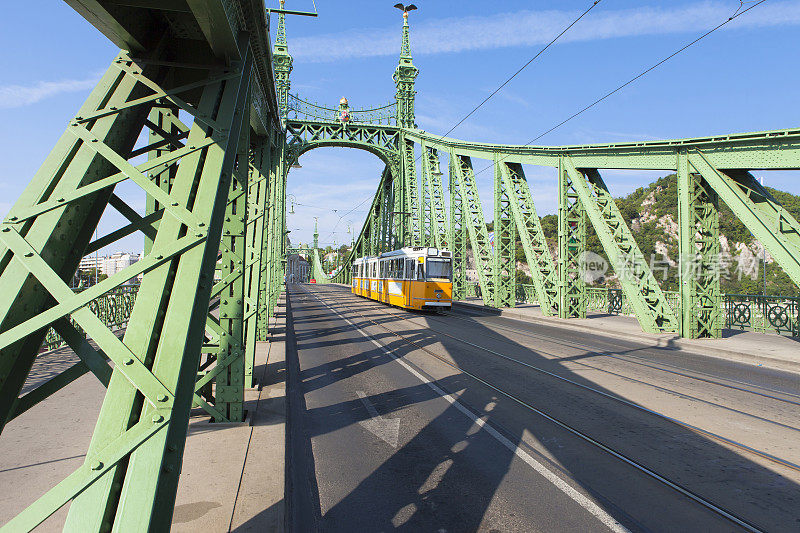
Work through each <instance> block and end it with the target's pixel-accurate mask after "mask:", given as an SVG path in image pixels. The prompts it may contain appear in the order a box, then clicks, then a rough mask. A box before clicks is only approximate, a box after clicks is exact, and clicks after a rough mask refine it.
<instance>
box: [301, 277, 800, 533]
mask: <svg viewBox="0 0 800 533" xmlns="http://www.w3.org/2000/svg"><path fill="white" fill-rule="evenodd" d="M288 301H289V309H288V311H289V318H290V319H289V323H288V330H289V332H288V336H287V342H288V344H287V365H288V388H289V393H288V400H289V446H288V451H287V454H288V459H289V461H288V477H287V479H288V480H289V484H290V487H289V490H288V504H289V511H288V513H289V515H288V516H289V523H290V525H291V528H292V529H293V530H294V531H303V532H305V531H316V530H320V531H348V532H350V531H387V530H394V529H400V530H406V531H434V532H458V531H608V530H613V531H625V530H626V529H627V530H631V531H738V530H747V528H748V527H750V528H752V529H751V530H763V531H797V530H798V529H800V505H798V502H800V471H799V470H798V469H799V468H800V467H797V466H796V465H797V464H799V463H800V449H798V447H797V445H796V444H797V442H798V441H799V439H798V436H800V385H799V384H798V377H797V376H796V375H794V374H785V373H780V372H774V371H769V370H762V369H753V368H752V367H744V366H741V365H738V366H737V365H731V364H728V363H725V362H723V361H720V360H715V359H712V358H705V357H702V355H695V354H686V353H685V352H680V353H678V352H674V351H670V350H661V349H653V348H643V347H641V346H637V345H636V343H634V342H631V343H628V342H625V341H619V340H615V339H609V338H603V337H599V336H596V335H591V334H587V333H578V332H574V333H572V332H570V333H569V334H566V330H564V329H561V328H547V327H543V326H539V325H533V324H530V323H524V322H519V321H514V320H509V319H504V318H501V317H487V316H468V315H466V314H460V313H456V312H454V313H451V314H449V315H445V316H439V315H432V314H424V313H414V312H407V311H403V310H400V309H396V308H392V307H387V306H384V305H381V304H377V303H375V302H371V301H369V300H366V299H363V298H360V297H356V296H353V295H351V294H350V293H349V291H348V290H347V288H346V287H339V286H315V285H289V286H288ZM670 484H671V485H670ZM726 513H727V514H728V515H729V516H728V517H726V516H725V514H726ZM737 520H738V521H740V522H739V523H737V522H736V521H737Z"/></svg>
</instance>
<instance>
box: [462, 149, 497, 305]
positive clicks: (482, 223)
mask: <svg viewBox="0 0 800 533" xmlns="http://www.w3.org/2000/svg"><path fill="white" fill-rule="evenodd" d="M451 158H452V160H453V168H454V170H455V174H456V179H457V182H458V187H459V190H460V191H461V201H462V205H463V217H464V225H465V226H466V229H467V235H468V236H469V243H470V246H471V248H472V255H473V258H474V260H475V270H476V271H477V273H478V283H479V284H480V288H481V297H482V298H483V303H484V305H489V306H491V305H494V300H495V286H494V278H493V276H492V250H491V247H490V245H489V235H488V232H487V231H486V219H485V217H484V214H483V205H482V204H481V200H480V197H479V196H478V185H477V183H476V181H475V172H474V171H473V169H472V161H471V159H470V158H469V157H466V156H462V155H459V154H457V153H455V152H451Z"/></svg>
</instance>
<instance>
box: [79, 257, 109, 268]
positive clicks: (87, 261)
mask: <svg viewBox="0 0 800 533" xmlns="http://www.w3.org/2000/svg"><path fill="white" fill-rule="evenodd" d="M104 260H105V257H95V256H93V255H87V256H86V257H84V258H83V259H81V264H80V265H79V266H78V270H94V269H95V268H96V269H97V270H98V271H99V272H102V271H103V262H104Z"/></svg>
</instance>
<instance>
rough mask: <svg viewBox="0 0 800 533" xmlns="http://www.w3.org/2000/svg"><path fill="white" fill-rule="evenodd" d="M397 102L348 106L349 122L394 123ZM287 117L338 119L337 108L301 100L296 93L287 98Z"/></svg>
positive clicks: (395, 120) (296, 118)
mask: <svg viewBox="0 0 800 533" xmlns="http://www.w3.org/2000/svg"><path fill="white" fill-rule="evenodd" d="M396 110H397V103H396V102H391V103H389V104H386V105H385V106H383V107H375V108H369V109H368V108H359V109H353V108H348V110H347V111H348V113H349V114H350V120H349V122H350V123H354V124H389V125H392V124H396V123H397V116H396V114H397V111H396ZM288 111H289V114H290V115H289V118H291V119H293V120H324V121H331V120H332V121H334V122H338V121H339V112H340V110H339V109H338V108H334V107H326V106H322V105H319V104H312V103H311V102H308V101H306V100H303V99H302V98H300V97H299V96H297V95H294V94H289V99H288Z"/></svg>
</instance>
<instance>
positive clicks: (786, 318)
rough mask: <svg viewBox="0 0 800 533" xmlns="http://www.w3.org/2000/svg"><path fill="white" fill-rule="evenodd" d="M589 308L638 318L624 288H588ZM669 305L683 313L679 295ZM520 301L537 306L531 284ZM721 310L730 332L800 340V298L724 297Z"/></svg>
mask: <svg viewBox="0 0 800 533" xmlns="http://www.w3.org/2000/svg"><path fill="white" fill-rule="evenodd" d="M586 294H587V299H588V305H587V309H588V310H590V311H603V312H606V313H609V314H614V315H624V316H635V313H634V312H633V309H632V308H631V306H630V304H629V303H628V301H627V299H626V298H625V294H624V293H623V292H622V290H621V289H610V288H605V287H587V288H586ZM664 294H665V296H666V297H667V302H668V303H669V305H670V307H672V309H673V310H674V311H675V312H676V313H677V312H679V311H680V293H678V292H677V291H664ZM516 295H517V301H519V302H524V303H531V304H538V303H539V302H538V301H537V299H536V290H535V287H534V285H532V284H519V285H517V290H516ZM722 297H723V298H722V301H723V303H722V306H721V307H722V309H721V311H722V312H723V314H724V317H725V327H726V328H728V329H738V330H742V331H745V330H748V331H755V332H758V333H777V334H779V335H788V336H791V337H800V297H792V296H764V295H763V294H723V295H722Z"/></svg>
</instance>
